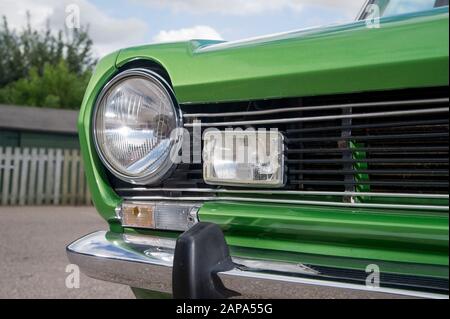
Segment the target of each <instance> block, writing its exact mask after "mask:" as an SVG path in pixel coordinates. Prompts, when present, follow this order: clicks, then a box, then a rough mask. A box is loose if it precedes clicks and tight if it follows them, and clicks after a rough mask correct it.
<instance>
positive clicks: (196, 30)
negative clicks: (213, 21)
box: [153, 25, 222, 42]
mask: <svg viewBox="0 0 450 319" xmlns="http://www.w3.org/2000/svg"><path fill="white" fill-rule="evenodd" d="M192 39H208V40H222V36H221V35H220V34H219V33H218V32H217V31H216V30H214V29H213V28H211V27H209V26H207V25H198V26H195V27H192V28H184V29H178V30H168V31H166V30H161V31H160V32H159V33H158V34H157V35H156V36H155V37H154V38H153V40H154V41H155V42H174V41H183V40H192Z"/></svg>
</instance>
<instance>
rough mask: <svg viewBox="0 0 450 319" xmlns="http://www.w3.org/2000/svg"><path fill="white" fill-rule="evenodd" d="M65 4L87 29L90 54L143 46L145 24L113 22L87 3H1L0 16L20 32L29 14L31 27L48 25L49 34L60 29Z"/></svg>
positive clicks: (13, 0) (76, 0) (73, 0)
mask: <svg viewBox="0 0 450 319" xmlns="http://www.w3.org/2000/svg"><path fill="white" fill-rule="evenodd" d="M69 4H76V5H78V6H79V8H80V20H81V24H82V25H89V33H90V36H91V38H92V40H93V42H94V51H95V53H96V54H97V55H98V56H102V55H104V54H107V53H109V52H111V51H114V50H117V49H120V48H123V47H125V46H131V45H136V44H142V43H144V42H145V36H146V33H147V28H148V27H147V23H146V22H145V21H142V20H139V19H135V18H126V19H119V18H114V17H112V16H110V15H108V14H107V13H106V12H105V11H104V10H100V9H99V8H97V7H96V6H95V5H93V4H92V3H90V2H89V1H88V0H63V1H61V0H40V1H39V2H38V1H34V0H2V1H1V2H0V12H1V15H5V16H6V17H7V19H8V23H9V24H10V27H11V28H16V29H20V28H23V27H24V26H25V24H26V12H27V11H29V12H30V14H31V24H32V25H33V26H35V27H37V28H43V27H45V25H46V23H47V21H48V23H49V25H50V28H51V29H52V30H60V29H63V28H64V24H65V19H66V15H67V14H66V12H65V9H66V6H67V5H69Z"/></svg>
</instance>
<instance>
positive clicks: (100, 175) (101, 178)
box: [78, 52, 122, 231]
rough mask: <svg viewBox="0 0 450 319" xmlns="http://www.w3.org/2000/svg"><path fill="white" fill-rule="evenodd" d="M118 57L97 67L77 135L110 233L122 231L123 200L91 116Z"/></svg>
mask: <svg viewBox="0 0 450 319" xmlns="http://www.w3.org/2000/svg"><path fill="white" fill-rule="evenodd" d="M116 58H117V52H116V53H112V54H110V55H107V56H106V57H104V58H103V59H102V60H100V62H99V63H98V64H97V66H96V68H95V71H94V74H93V76H92V78H91V80H90V81H89V84H88V87H87V89H86V93H85V96H84V99H83V104H82V107H81V110H80V114H79V117H78V132H79V138H80V146H81V153H82V155H83V162H84V164H85V165H84V168H85V171H86V178H87V181H88V185H89V191H90V193H91V196H92V201H93V202H94V205H95V207H96V209H97V210H98V212H99V213H100V215H102V217H103V218H104V219H106V220H107V221H109V222H110V225H111V230H114V231H121V226H120V224H117V220H116V218H115V212H114V209H115V208H116V207H117V205H119V204H120V203H121V201H122V199H121V198H120V197H119V196H117V194H116V193H115V192H114V191H113V189H112V188H111V186H110V185H109V183H108V181H107V178H106V175H105V171H104V168H103V165H102V164H101V162H100V159H99V157H98V156H97V154H96V152H95V146H94V144H93V143H94V142H93V140H92V136H91V130H92V128H91V117H92V110H93V107H94V104H95V100H96V98H97V94H98V93H99V92H100V91H101V89H102V88H103V86H104V85H105V83H106V82H107V81H108V80H109V79H110V78H111V77H112V76H113V75H114V74H115V73H116V72H117V69H116V67H115V61H116Z"/></svg>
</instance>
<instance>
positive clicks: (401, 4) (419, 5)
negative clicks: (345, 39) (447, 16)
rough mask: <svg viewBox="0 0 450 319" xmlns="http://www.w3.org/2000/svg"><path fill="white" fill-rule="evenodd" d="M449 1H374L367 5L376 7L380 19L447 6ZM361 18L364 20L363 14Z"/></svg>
mask: <svg viewBox="0 0 450 319" xmlns="http://www.w3.org/2000/svg"><path fill="white" fill-rule="evenodd" d="M448 2H449V0H374V1H369V3H368V5H377V6H378V7H379V10H380V11H379V12H380V15H381V16H382V17H386V16H393V15H398V14H403V13H411V12H418V11H423V10H428V9H433V8H437V7H443V6H448ZM362 18H363V19H364V18H366V17H365V14H363V16H362Z"/></svg>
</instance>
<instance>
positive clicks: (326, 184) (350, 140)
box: [114, 87, 449, 210]
mask: <svg viewBox="0 0 450 319" xmlns="http://www.w3.org/2000/svg"><path fill="white" fill-rule="evenodd" d="M447 90H448V88H447V87H445V88H430V89H424V90H402V91H392V92H376V93H361V94H352V95H338V96H326V97H311V98H291V99H279V100H264V101H251V102H238V103H220V104H214V105H211V104H209V105H182V110H183V117H184V123H185V124H184V125H185V127H186V128H187V129H192V127H193V123H194V121H198V120H201V123H202V128H203V129H205V128H208V127H217V128H219V129H225V128H238V127H239V128H242V129H246V128H249V127H252V128H256V129H257V128H273V127H276V128H278V130H280V131H281V132H282V133H283V134H284V135H285V137H286V142H287V153H286V156H287V165H288V167H287V172H288V173H287V174H288V178H287V184H286V186H285V188H284V189H282V190H266V191H264V192H268V193H270V194H271V196H270V200H272V202H273V201H275V202H277V201H281V203H283V202H284V201H291V202H292V201H293V200H294V199H292V198H289V199H286V198H285V196H287V195H290V196H297V197H299V198H295V200H297V202H296V203H303V202H304V203H308V204H309V203H310V202H312V203H315V202H318V203H322V202H324V204H325V205H328V204H329V202H331V203H334V204H337V203H341V204H342V205H344V206H362V207H379V205H386V203H387V202H389V205H391V204H392V202H393V201H392V200H388V201H385V198H389V197H395V198H405V197H407V198H415V199H423V200H425V199H435V200H436V199H439V200H443V201H444V205H443V206H444V207H443V206H440V205H439V207H438V209H436V210H448V201H447V200H448V150H449V146H448V134H449V130H448V129H449V121H448V112H449V98H448V93H447ZM114 185H115V187H116V189H117V191H118V192H119V194H121V195H122V196H128V197H133V196H134V197H136V196H138V197H139V196H140V197H142V196H149V195H153V196H160V197H173V196H175V197H176V196H182V195H186V193H189V194H188V197H195V196H198V197H199V198H200V197H201V198H202V200H210V199H211V198H213V197H216V196H217V194H222V196H224V195H223V192H229V193H227V195H226V196H227V197H229V195H230V194H238V193H244V194H252V192H253V194H254V193H255V192H257V193H260V194H261V191H258V190H248V189H239V188H233V187H227V189H224V188H221V187H211V186H209V185H206V184H204V182H203V178H202V165H201V164H182V165H179V167H178V168H177V170H176V171H175V172H174V173H173V175H172V176H171V177H170V178H169V179H167V180H166V181H164V182H163V183H162V184H161V185H157V186H155V187H156V188H150V187H144V188H142V187H141V188H136V187H130V185H124V184H123V183H120V182H117V181H115V183H114ZM362 194H366V195H364V196H368V195H370V196H369V197H370V198H369V199H368V197H366V198H362V197H361V196H363V195H362ZM377 194H378V195H381V196H378V195H377ZM305 196H319V198H317V197H316V198H313V200H312V201H311V200H310V198H306V199H308V200H306V199H305V198H304V197H305ZM330 196H335V197H334V198H333V199H331V200H328V199H326V198H329V197H330ZM221 198H222V199H223V197H221ZM380 198H383V200H380ZM257 200H261V199H257ZM265 200H266V201H267V200H269V199H267V198H266V199H265ZM446 201H447V203H446V204H445V202H446ZM395 204H396V205H397V207H398V208H409V206H410V205H412V206H414V207H419V206H420V207H422V208H424V209H429V208H430V207H429V206H430V205H424V203H423V201H422V202H421V203H420V204H418V203H411V202H407V203H403V202H402V201H401V200H399V201H398V202H396V203H395ZM445 206H447V207H445Z"/></svg>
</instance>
